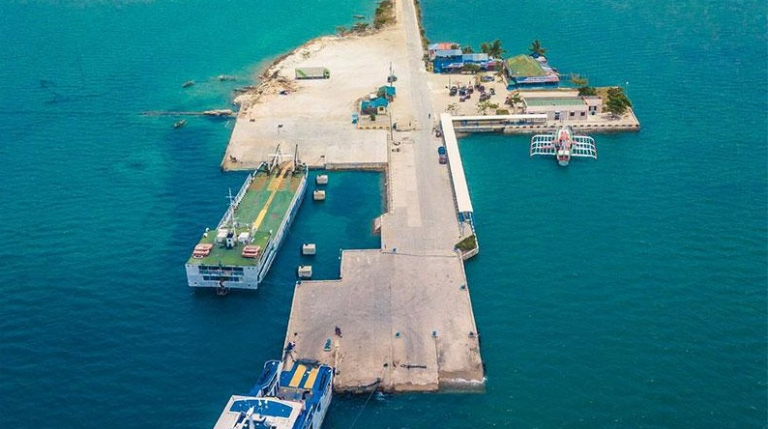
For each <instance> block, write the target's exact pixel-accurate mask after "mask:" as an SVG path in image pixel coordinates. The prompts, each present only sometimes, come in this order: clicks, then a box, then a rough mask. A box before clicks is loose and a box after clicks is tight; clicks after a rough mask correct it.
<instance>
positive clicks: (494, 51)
mask: <svg viewBox="0 0 768 429" xmlns="http://www.w3.org/2000/svg"><path fill="white" fill-rule="evenodd" d="M480 50H481V51H483V52H484V53H486V54H488V56H489V57H491V58H501V56H502V55H503V54H504V52H507V51H505V50H504V48H502V47H501V40H499V39H496V40H494V41H493V42H488V43H483V44H481V45H480Z"/></svg>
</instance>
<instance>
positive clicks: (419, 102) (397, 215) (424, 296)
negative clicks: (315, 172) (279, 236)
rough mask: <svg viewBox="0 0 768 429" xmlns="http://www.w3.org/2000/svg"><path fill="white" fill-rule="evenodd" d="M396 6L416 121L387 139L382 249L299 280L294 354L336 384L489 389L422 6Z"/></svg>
mask: <svg viewBox="0 0 768 429" xmlns="http://www.w3.org/2000/svg"><path fill="white" fill-rule="evenodd" d="M396 8H397V13H398V24H396V26H395V27H396V28H397V31H401V32H402V33H403V41H404V43H405V48H406V49H407V53H408V55H407V59H405V61H402V62H395V63H394V68H395V70H398V72H397V73H398V77H399V79H398V84H399V86H398V100H397V102H396V103H393V109H397V110H396V111H395V113H394V114H395V116H398V117H410V118H412V119H411V122H412V124H413V127H412V128H414V129H413V130H410V131H407V132H396V133H394V135H393V137H392V139H391V140H390V141H389V143H388V148H387V153H388V168H387V174H388V176H387V192H388V196H387V197H388V198H387V202H388V204H387V212H386V213H385V214H384V215H382V217H381V249H370V250H348V251H344V252H342V255H341V278H340V279H339V280H327V281H304V282H301V283H299V284H297V285H296V287H295V292H294V297H293V303H292V308H291V317H290V320H289V322H288V328H287V332H286V339H285V343H286V345H287V344H288V343H289V342H292V341H293V342H295V348H294V350H293V351H292V352H291V355H290V356H287V357H286V362H287V363H288V364H290V363H291V356H296V357H301V358H305V359H316V360H318V361H320V362H323V363H328V364H330V365H333V366H335V367H336V369H337V371H338V374H337V376H336V378H335V379H334V388H335V389H336V390H337V391H364V390H369V389H371V388H379V389H382V390H385V391H435V390H438V389H441V388H445V387H450V388H457V387H458V388H469V389H481V388H482V387H483V383H484V381H483V365H482V360H481V357H480V349H479V337H478V334H477V327H476V326H475V319H474V314H473V312H472V303H471V300H470V296H469V287H468V285H467V280H466V276H465V273H464V265H463V261H462V260H461V257H460V254H459V253H458V252H456V251H455V250H454V246H455V245H456V243H457V242H458V241H460V240H461V239H462V238H463V237H464V234H463V233H462V230H461V228H460V222H459V219H458V216H457V212H456V200H455V199H454V193H453V190H452V187H451V177H450V174H449V171H448V168H446V166H445V165H441V164H439V163H438V157H437V147H438V146H440V145H441V144H442V141H441V140H440V139H437V138H436V137H435V136H434V134H433V133H432V125H433V120H435V121H436V118H433V117H432V115H431V113H430V112H431V111H432V106H431V104H430V103H431V100H430V90H429V88H428V86H427V80H426V70H425V69H424V64H423V62H422V61H421V57H422V47H421V38H420V34H419V30H418V24H417V20H416V12H415V8H414V5H413V2H411V1H402V2H396ZM364 132H365V131H364ZM462 198H463V197H462ZM467 198H468V194H467ZM467 201H468V200H467ZM462 206H463V205H462ZM468 233H471V231H468ZM336 327H338V328H339V329H340V331H341V335H340V336H339V335H336V333H335V331H336Z"/></svg>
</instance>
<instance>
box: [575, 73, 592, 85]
mask: <svg viewBox="0 0 768 429" xmlns="http://www.w3.org/2000/svg"><path fill="white" fill-rule="evenodd" d="M571 83H572V84H574V85H575V86H578V87H582V86H587V85H589V79H587V78H585V77H583V76H579V74H577V73H573V74H572V75H571Z"/></svg>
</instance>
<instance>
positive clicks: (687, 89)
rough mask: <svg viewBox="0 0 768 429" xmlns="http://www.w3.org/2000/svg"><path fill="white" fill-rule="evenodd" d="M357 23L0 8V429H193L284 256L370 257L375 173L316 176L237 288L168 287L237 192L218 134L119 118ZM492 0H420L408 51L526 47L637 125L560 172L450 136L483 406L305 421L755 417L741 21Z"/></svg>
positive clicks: (398, 424) (761, 217)
mask: <svg viewBox="0 0 768 429" xmlns="http://www.w3.org/2000/svg"><path fill="white" fill-rule="evenodd" d="M374 6H375V5H374V4H373V3H372V2H369V1H360V0H341V1H333V2H331V1H324V0H313V1H307V2H294V3H285V2H279V1H275V0H266V1H261V2H258V3H255V2H245V1H224V2H216V3H213V2H204V1H185V2H173V1H159V0H158V1H113V2H103V1H99V2H97V1H87V0H81V1H77V2H66V3H64V2H43V1H41V2H12V1H8V2H3V4H2V5H0V12H2V13H0V40H1V41H2V44H0V64H2V66H0V77H2V79H0V101H1V102H2V103H1V104H0V165H1V166H2V167H1V168H0V189H1V190H2V192H0V203H1V204H0V220H1V222H0V225H2V236H3V237H5V241H4V243H3V246H0V261H2V267H3V269H2V270H0V288H1V289H0V291H1V292H2V295H1V296H2V298H0V427H3V428H5V427H13V428H26V427H37V426H40V425H41V424H55V425H56V426H58V427H66V428H87V427H104V426H113V427H126V428H132V427H143V428H145V427H164V428H171V427H210V426H211V425H212V424H213V422H214V421H215V419H216V417H217V416H218V413H219V412H220V410H221V407H222V406H223V404H224V403H225V402H226V400H227V398H228V397H229V395H230V394H232V393H238V392H245V391H247V390H248V389H249V387H250V386H251V384H252V383H253V382H254V380H255V377H256V373H257V371H258V370H259V369H260V368H261V365H262V363H263V361H264V360H266V359H270V358H274V357H275V356H277V355H278V354H279V352H280V346H281V344H282V341H283V338H284V333H285V328H286V323H287V317H288V312H289V309H290V300H291V294H292V283H293V275H292V272H291V270H292V269H293V268H294V267H295V266H296V265H297V264H298V263H299V260H300V257H299V255H298V246H299V243H301V242H303V241H315V242H317V243H318V245H319V246H320V250H321V255H319V258H322V260H321V261H319V262H320V264H319V265H320V266H322V269H321V272H320V273H319V274H320V275H322V276H323V277H333V276H334V275H335V274H336V272H337V270H338V249H339V248H355V247H375V246H376V245H377V243H378V241H377V238H376V237H373V236H372V235H371V233H370V230H371V224H370V221H371V219H372V218H373V217H375V216H377V215H378V214H379V212H380V210H381V204H382V203H381V197H380V191H381V186H382V181H381V176H380V175H378V174H371V173H343V174H338V173H337V174H333V175H332V176H331V193H330V194H329V195H330V198H329V200H328V201H327V202H326V203H325V204H314V203H312V202H311V201H307V204H305V205H304V206H303V207H302V209H301V211H300V213H299V216H298V218H297V219H296V223H295V224H294V226H293V228H292V230H291V235H290V236H289V237H288V239H287V240H286V242H285V247H284V248H283V249H284V251H283V252H282V254H281V255H280V257H279V258H278V259H277V261H276V263H275V266H274V267H273V270H272V272H271V273H270V275H269V276H268V278H267V279H266V282H265V285H264V287H263V288H262V289H260V290H259V291H257V292H255V293H238V294H233V295H231V296H229V297H227V298H226V299H220V298H218V297H216V296H215V295H213V294H210V293H205V292H195V291H192V290H189V288H187V287H186V285H185V278H184V272H183V262H184V260H185V259H186V257H187V255H188V253H189V251H190V249H191V247H192V246H193V245H194V242H195V240H196V238H197V235H198V234H199V233H200V231H201V230H202V229H203V228H204V227H205V226H210V225H212V224H213V223H215V222H216V221H217V220H218V219H219V217H220V216H221V214H222V211H223V209H224V208H225V205H226V201H227V200H226V198H225V197H224V196H225V195H226V190H227V188H229V187H232V188H238V187H239V186H240V184H241V182H242V180H243V178H244V174H243V173H230V174H223V173H221V172H220V171H219V168H218V165H219V162H220V160H221V155H222V153H223V150H224V147H225V145H226V142H227V139H228V136H229V133H230V131H231V126H232V124H231V123H229V122H227V121H210V120H206V119H203V118H192V119H189V120H188V122H189V124H188V125H187V126H186V127H184V128H182V129H179V130H173V129H172V127H171V125H172V124H173V122H174V121H175V119H174V118H168V117H145V116H140V115H139V113H140V112H142V111H145V110H201V109H205V108H220V107H226V106H227V104H228V103H229V100H230V97H231V89H232V88H233V87H235V86H239V85H244V84H247V83H250V82H249V79H250V77H251V76H252V75H253V74H254V72H255V71H257V70H258V67H259V65H260V64H263V63H264V62H265V61H268V60H270V59H271V58H273V57H274V56H276V55H279V54H281V53H284V52H287V51H289V50H291V49H293V48H294V47H295V46H297V45H298V44H300V43H302V42H304V41H306V40H308V39H310V38H312V37H315V36H318V35H321V34H324V33H329V32H332V31H333V29H334V27H336V26H339V25H346V26H348V25H349V24H350V23H351V22H352V15H353V14H366V15H370V14H371V12H372V10H373V8H374ZM499 6H500V5H499V3H498V2H491V1H488V0H478V1H473V2H459V1H455V0H454V1H439V2H438V1H437V0H424V1H422V7H423V10H424V12H425V16H424V24H425V27H426V30H427V36H428V37H429V38H430V39H431V40H434V41H441V40H455V41H457V42H459V43H464V44H466V43H470V44H473V45H474V46H475V47H477V46H478V45H479V44H480V42H483V41H487V40H492V39H495V38H500V39H501V40H502V42H503V44H504V46H505V47H506V49H507V50H508V51H510V52H511V53H516V52H518V51H524V50H525V49H526V48H527V46H528V45H529V43H530V41H531V40H532V39H533V38H539V39H541V41H542V43H543V44H544V46H545V47H547V48H548V49H549V58H550V61H551V62H552V63H553V64H554V65H555V66H557V67H559V68H560V70H561V71H565V72H571V71H573V72H579V73H582V74H585V75H587V76H588V77H589V79H590V80H591V82H592V83H593V84H595V85H609V84H622V83H625V82H629V84H628V85H626V87H627V89H628V93H629V96H630V98H631V99H632V101H633V102H634V103H635V105H636V113H637V115H638V117H639V119H640V120H641V122H642V124H643V130H642V131H641V132H640V133H639V134H620V135H598V136H596V137H597V142H598V151H599V160H598V161H596V162H588V161H583V160H576V161H575V162H573V163H572V165H571V166H570V167H568V168H567V169H561V168H558V167H557V166H556V165H555V164H554V162H550V161H551V160H541V159H534V160H531V159H529V158H528V155H527V153H528V150H527V145H526V144H527V138H525V137H501V136H472V137H469V138H466V139H464V140H462V142H461V150H462V154H463V158H464V164H465V168H466V170H467V176H468V179H469V186H470V189H471V193H472V198H473V203H474V206H475V210H476V217H477V221H478V225H477V228H478V233H479V234H480V243H481V246H482V252H481V254H480V255H479V256H478V257H477V258H475V259H474V260H472V261H470V262H469V263H468V264H467V267H466V268H467V275H468V277H469V284H470V288H471V290H472V300H473V306H474V311H475V315H476V317H477V323H478V327H479V329H480V331H481V333H482V336H483V344H482V354H483V358H484V360H485V362H486V364H487V370H488V381H487V391H486V393H484V394H471V395H467V394H441V395H394V396H393V395H377V396H374V397H373V398H372V399H371V400H370V401H367V399H368V398H367V397H365V396H338V397H337V398H335V399H334V403H333V406H332V408H331V410H330V412H329V415H328V417H327V420H326V426H327V427H329V428H349V427H353V426H354V427H391V428H422V427H435V426H438V427H452V428H453V427H455V428H459V427H490V426H496V427H522V428H528V427H539V428H550V427H567V428H593V427H601V428H605V427H607V428H627V427H646V428H662V427H675V428H677V427H680V428H687V427H692V428H693V427H695V428H709V427H712V428H723V427H731V428H746V427H765V426H766V419H767V415H768V410H767V406H766V403H767V402H768V397H767V394H766V389H768V387H767V382H766V379H767V378H768V374H767V370H766V366H767V364H768V360H767V359H766V355H767V353H768V350H767V349H766V327H767V324H766V302H767V300H766V287H767V285H768V275H767V265H766V260H767V259H768V254H767V253H768V252H767V251H766V249H767V247H768V243H767V238H766V237H767V236H768V228H767V227H766V226H767V223H768V215H767V213H766V211H767V210H768V209H767V207H768V198H767V195H766V180H767V179H766V177H767V176H768V171H767V168H766V164H767V160H768V149H767V146H768V135H767V133H766V128H767V125H768V123H767V121H766V112H767V111H768V105H767V100H768V92H767V87H768V85H767V84H766V75H767V70H766V62H767V61H768V55H767V54H766V50H767V48H766V47H767V46H768V41H767V40H766V34H767V33H766V6H765V4H764V3H763V2H759V1H740V2H715V1H703V0H696V1H694V0H691V1H683V2H674V3H671V2H647V3H646V4H632V5H628V4H627V3H626V2H618V1H607V0H604V1H594V2H582V3H572V4H568V3H563V2H555V1H551V0H545V1H540V2H536V3H535V4H523V3H521V4H514V5H505V7H502V8H501V9H500V8H499ZM219 74H227V75H236V76H237V77H238V79H239V80H238V81H237V82H226V83H221V82H219V81H218V80H216V79H215V77H216V76H218V75H219ZM187 80H195V81H196V82H197V83H196V85H195V86H193V87H191V88H189V89H187V90H183V89H181V84H182V83H183V82H185V81H187Z"/></svg>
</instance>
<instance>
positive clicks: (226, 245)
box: [186, 148, 307, 294]
mask: <svg viewBox="0 0 768 429" xmlns="http://www.w3.org/2000/svg"><path fill="white" fill-rule="evenodd" d="M282 158H283V156H282V155H280V153H279V148H278V153H277V154H276V155H274V157H273V159H272V160H271V161H269V162H263V163H261V165H259V168H257V169H256V171H255V172H253V173H252V174H250V175H248V178H246V180H245V183H244V184H243V186H242V188H241V189H240V191H239V192H238V193H237V195H236V196H234V197H232V196H231V195H230V205H229V209H228V210H227V212H226V213H225V214H224V216H223V217H222V218H221V220H220V221H219V223H218V225H217V226H216V228H215V229H214V230H210V229H209V228H206V229H205V232H204V233H203V235H202V237H201V238H200V241H199V243H198V244H197V245H196V246H195V248H194V250H193V251H192V255H191V256H190V258H189V259H188V260H187V263H186V271H187V283H188V284H189V286H191V287H211V288H217V292H218V293H219V294H225V293H226V292H227V290H228V289H229V288H234V289H256V288H258V285H259V283H260V282H261V281H262V280H263V279H264V276H266V275H267V272H268V271H269V268H270V266H271V265H272V261H273V260H274V259H275V255H276V254H277V250H278V248H279V247H280V244H281V243H282V241H283V238H284V236H285V233H286V230H287V229H288V227H289V226H290V224H291V222H293V218H294V217H296V213H297V212H298V211H299V207H300V206H301V202H302V200H303V199H304V194H305V192H306V189H307V165H306V164H304V163H301V162H299V160H298V150H297V151H296V153H295V154H294V156H293V159H292V160H290V161H285V162H283V161H282Z"/></svg>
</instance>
